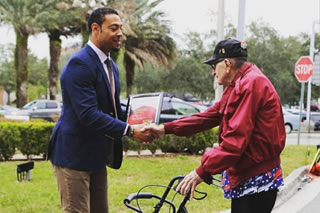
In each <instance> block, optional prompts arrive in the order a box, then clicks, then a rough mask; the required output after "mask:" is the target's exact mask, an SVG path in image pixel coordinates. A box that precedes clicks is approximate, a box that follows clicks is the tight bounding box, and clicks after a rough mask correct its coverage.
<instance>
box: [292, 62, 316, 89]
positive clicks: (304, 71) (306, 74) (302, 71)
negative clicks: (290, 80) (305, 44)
mask: <svg viewBox="0 0 320 213" xmlns="http://www.w3.org/2000/svg"><path fill="white" fill-rule="evenodd" d="M312 72H313V62H312V60H311V59H310V57H309V56H301V57H300V58H299V60H298V61H297V63H296V66H295V71H294V74H295V75H296V77H297V79H298V81H299V82H301V83H302V82H307V81H308V80H309V78H310V77H311V76H312Z"/></svg>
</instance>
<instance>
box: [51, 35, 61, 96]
mask: <svg viewBox="0 0 320 213" xmlns="http://www.w3.org/2000/svg"><path fill="white" fill-rule="evenodd" d="M49 40H50V67H49V70H48V80H49V96H50V100H56V98H57V78H58V73H59V68H58V64H59V59H60V55H61V39H60V33H59V31H58V30H56V31H55V32H50V34H49Z"/></svg>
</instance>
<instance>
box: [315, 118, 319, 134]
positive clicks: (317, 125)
mask: <svg viewBox="0 0 320 213" xmlns="http://www.w3.org/2000/svg"><path fill="white" fill-rule="evenodd" d="M314 130H315V131H318V130H320V120H319V121H316V122H315V123H314Z"/></svg>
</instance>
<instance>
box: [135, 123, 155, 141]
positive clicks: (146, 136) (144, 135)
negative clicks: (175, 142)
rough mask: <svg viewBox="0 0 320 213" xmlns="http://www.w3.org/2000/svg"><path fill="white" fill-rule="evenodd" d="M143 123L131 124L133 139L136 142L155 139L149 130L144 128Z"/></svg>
mask: <svg viewBox="0 0 320 213" xmlns="http://www.w3.org/2000/svg"><path fill="white" fill-rule="evenodd" d="M146 127H147V126H146V125H145V124H140V125H132V126H131V128H133V136H132V137H133V139H134V140H135V141H138V142H151V141H153V140H154V139H155V136H154V135H153V134H152V132H151V130H150V129H148V128H146Z"/></svg>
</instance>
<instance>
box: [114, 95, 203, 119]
mask: <svg viewBox="0 0 320 213" xmlns="http://www.w3.org/2000/svg"><path fill="white" fill-rule="evenodd" d="M127 102H128V100H127V99H121V100H120V103H121V107H122V109H123V110H126V108H127ZM206 109H207V107H204V106H197V105H193V104H190V103H188V102H186V101H183V100H181V99H179V98H174V97H163V102H162V108H161V112H160V119H159V122H160V123H164V122H169V121H173V120H177V119H179V118H181V117H183V116H187V115H192V114H194V113H198V112H202V111H204V110H206Z"/></svg>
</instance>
